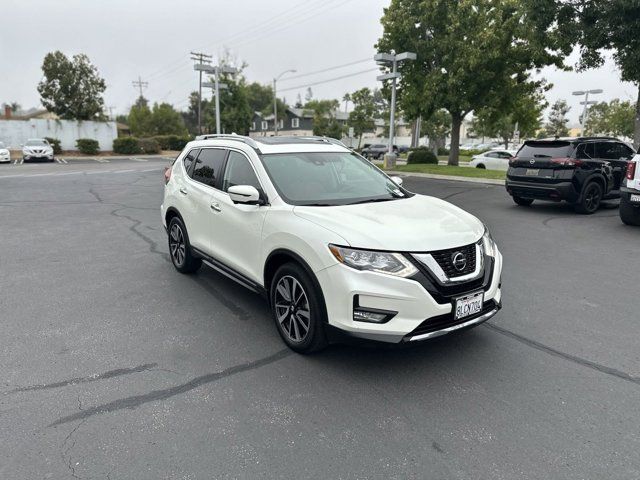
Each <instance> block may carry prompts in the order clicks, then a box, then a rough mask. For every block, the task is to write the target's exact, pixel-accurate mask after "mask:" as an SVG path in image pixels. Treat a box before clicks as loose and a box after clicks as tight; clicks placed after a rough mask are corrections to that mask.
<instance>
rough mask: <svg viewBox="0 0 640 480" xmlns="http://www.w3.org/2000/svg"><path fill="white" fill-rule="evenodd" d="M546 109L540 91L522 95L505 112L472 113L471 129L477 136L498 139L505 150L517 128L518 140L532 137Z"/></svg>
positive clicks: (484, 110)
mask: <svg viewBox="0 0 640 480" xmlns="http://www.w3.org/2000/svg"><path fill="white" fill-rule="evenodd" d="M546 107H547V103H546V101H545V100H544V96H543V94H542V93H541V92H540V91H536V92H534V93H532V94H524V95H521V96H519V97H518V98H516V99H513V101H512V102H511V107H510V108H509V109H507V110H503V109H493V108H490V107H489V108H483V109H480V110H478V111H477V112H474V118H473V121H472V129H473V131H474V132H475V133H476V134H477V135H482V136H484V137H490V138H498V139H500V140H501V141H502V143H503V144H504V147H505V148H509V143H510V142H511V140H512V139H513V133H514V131H515V130H516V126H517V127H518V131H519V132H520V138H527V137H532V136H534V135H535V133H536V132H537V131H538V130H539V129H540V126H541V125H542V113H543V111H544V109H545V108H546Z"/></svg>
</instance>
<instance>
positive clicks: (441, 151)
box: [438, 147, 449, 155]
mask: <svg viewBox="0 0 640 480" xmlns="http://www.w3.org/2000/svg"><path fill="white" fill-rule="evenodd" d="M438 155H449V149H448V148H444V147H440V148H438Z"/></svg>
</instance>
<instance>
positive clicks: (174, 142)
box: [167, 135, 192, 150]
mask: <svg viewBox="0 0 640 480" xmlns="http://www.w3.org/2000/svg"><path fill="white" fill-rule="evenodd" d="M167 136H168V137H169V143H168V146H169V148H168V150H182V149H183V148H184V147H185V146H186V145H187V143H189V142H190V141H191V140H192V139H191V137H190V136H189V135H183V136H178V135H167Z"/></svg>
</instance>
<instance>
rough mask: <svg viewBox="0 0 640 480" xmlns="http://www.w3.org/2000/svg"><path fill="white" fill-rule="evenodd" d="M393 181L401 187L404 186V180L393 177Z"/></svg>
mask: <svg viewBox="0 0 640 480" xmlns="http://www.w3.org/2000/svg"><path fill="white" fill-rule="evenodd" d="M391 180H393V183H395V184H396V185H398V186H399V187H401V186H402V178H400V177H397V176H394V177H391Z"/></svg>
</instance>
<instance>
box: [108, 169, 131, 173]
mask: <svg viewBox="0 0 640 480" xmlns="http://www.w3.org/2000/svg"><path fill="white" fill-rule="evenodd" d="M127 172H135V170H133V169H131V170H114V171H113V172H112V173H127Z"/></svg>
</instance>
